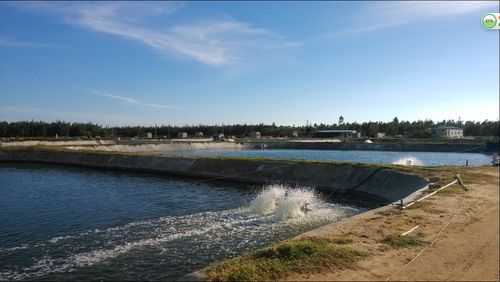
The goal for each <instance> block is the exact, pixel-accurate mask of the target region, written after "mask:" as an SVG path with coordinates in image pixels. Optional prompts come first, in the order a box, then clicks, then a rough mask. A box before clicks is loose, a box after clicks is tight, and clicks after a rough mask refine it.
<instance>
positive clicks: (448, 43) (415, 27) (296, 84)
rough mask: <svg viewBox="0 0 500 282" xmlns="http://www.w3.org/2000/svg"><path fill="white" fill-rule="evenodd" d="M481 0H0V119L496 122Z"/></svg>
mask: <svg viewBox="0 0 500 282" xmlns="http://www.w3.org/2000/svg"><path fill="white" fill-rule="evenodd" d="M498 9H499V7H498V2H497V1H490V2H477V1H476V2H451V1H445V2H423V1H422V2H409V1H403V2H390V1H387V2H290V3H287V2H276V3H272V2H255V3H252V2H149V3H148V2H142V3H137V2H99V3H97V2H94V3H85V2H77V3H75V2H0V101H1V102H0V120H9V121H15V120H31V119H35V120H46V121H53V120H58V119H59V120H67V121H81V122H86V121H92V122H97V123H100V124H105V125H125V124H131V125H133V124H155V123H156V124H175V125H184V124H199V123H202V124H221V123H224V124H230V123H260V122H263V123H271V122H276V123H277V124H305V123H306V121H309V122H311V123H314V122H317V123H321V122H325V123H332V122H336V121H337V119H338V116H339V115H343V116H344V117H345V119H346V121H350V122H352V121H358V122H361V121H369V120H372V121H378V120H381V121H388V120H391V119H392V118H393V117H395V116H397V117H399V119H400V120H416V119H433V120H442V119H458V118H459V117H460V118H461V119H462V120H485V119H489V120H497V119H498V116H499V113H498V105H499V92H498V91H499V88H498V87H499V86H498V85H499V55H498V53H499V51H498V50H499V33H498V31H490V30H485V29H484V28H483V27H482V26H481V17H482V16H483V15H485V14H486V13H488V12H497V11H498Z"/></svg>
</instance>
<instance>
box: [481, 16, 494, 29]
mask: <svg viewBox="0 0 500 282" xmlns="http://www.w3.org/2000/svg"><path fill="white" fill-rule="evenodd" d="M482 23H483V26H484V27H485V28H487V29H491V28H494V27H495V26H496V25H497V18H496V17H495V15H493V14H488V15H486V16H484V17H483V20H482Z"/></svg>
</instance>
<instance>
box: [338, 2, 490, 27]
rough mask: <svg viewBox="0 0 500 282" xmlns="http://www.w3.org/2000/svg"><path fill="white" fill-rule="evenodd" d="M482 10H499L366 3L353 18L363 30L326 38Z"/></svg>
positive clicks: (462, 5) (485, 4) (480, 5)
mask: <svg viewBox="0 0 500 282" xmlns="http://www.w3.org/2000/svg"><path fill="white" fill-rule="evenodd" d="M482 9H491V10H495V11H496V10H498V2H497V1H399V2H393V1H387V2H368V3H366V5H365V6H363V8H361V9H360V10H359V11H358V12H356V15H355V16H354V17H355V19H356V20H353V21H351V22H362V23H364V25H363V26H354V27H352V28H348V29H345V30H341V31H339V32H336V33H334V34H330V35H329V36H332V35H333V36H336V35H345V34H355V33H363V32H370V31H376V30H381V29H386V28H390V27H395V26H400V25H404V24H409V23H413V22H417V21H425V20H429V19H432V18H438V17H448V16H460V15H463V14H468V13H472V12H476V11H479V10H482Z"/></svg>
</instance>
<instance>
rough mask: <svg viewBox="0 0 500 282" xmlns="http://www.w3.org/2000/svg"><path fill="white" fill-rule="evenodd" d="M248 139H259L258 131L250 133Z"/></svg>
mask: <svg viewBox="0 0 500 282" xmlns="http://www.w3.org/2000/svg"><path fill="white" fill-rule="evenodd" d="M250 137H251V138H257V139H259V138H260V137H261V134H260V131H253V132H250Z"/></svg>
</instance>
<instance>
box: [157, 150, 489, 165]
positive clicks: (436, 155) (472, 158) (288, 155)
mask: <svg viewBox="0 0 500 282" xmlns="http://www.w3.org/2000/svg"><path fill="white" fill-rule="evenodd" d="M165 155H182V156H200V157H214V156H217V157H252V158H271V159H296V160H318V161H349V162H360V163H373V164H401V165H408V164H411V165H423V166H439V165H465V162H466V161H468V163H469V165H470V166H480V165H489V164H491V161H492V157H491V156H489V155H485V154H480V153H445V152H392V151H339V150H297V149H279V150H278V149H274V150H211V149H205V150H184V151H178V152H176V153H173V152H170V153H165Z"/></svg>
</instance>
